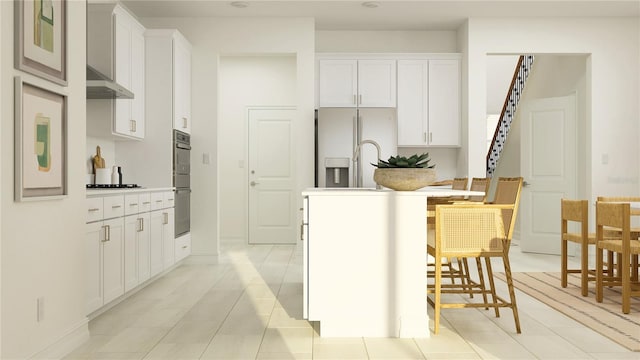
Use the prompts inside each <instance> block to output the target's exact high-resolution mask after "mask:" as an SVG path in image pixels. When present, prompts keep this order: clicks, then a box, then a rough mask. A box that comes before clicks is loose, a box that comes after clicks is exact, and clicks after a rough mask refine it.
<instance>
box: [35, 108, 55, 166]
mask: <svg viewBox="0 0 640 360" xmlns="http://www.w3.org/2000/svg"><path fill="white" fill-rule="evenodd" d="M34 128H35V142H34V143H35V149H34V151H35V155H36V157H37V159H38V171H43V172H48V171H49V170H50V169H51V126H50V120H49V118H48V117H46V116H42V114H40V113H38V114H36V118H35V126H34Z"/></svg>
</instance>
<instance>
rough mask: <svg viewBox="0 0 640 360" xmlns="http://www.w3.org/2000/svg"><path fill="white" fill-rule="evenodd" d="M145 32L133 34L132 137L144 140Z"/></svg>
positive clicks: (134, 32) (138, 30) (137, 31)
mask: <svg viewBox="0 0 640 360" xmlns="http://www.w3.org/2000/svg"><path fill="white" fill-rule="evenodd" d="M144 62H145V56H144V32H143V31H141V30H140V29H137V28H134V29H133V30H132V32H131V87H130V89H131V91H132V92H133V94H134V96H135V97H134V98H133V99H132V100H130V101H131V120H132V126H133V128H132V131H131V136H133V137H137V138H140V139H142V138H144V134H145V113H144V106H145V103H144V102H145V87H144Z"/></svg>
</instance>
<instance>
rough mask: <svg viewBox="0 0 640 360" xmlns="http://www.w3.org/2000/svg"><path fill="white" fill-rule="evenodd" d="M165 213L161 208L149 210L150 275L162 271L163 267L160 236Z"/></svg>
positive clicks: (162, 241) (161, 239)
mask: <svg viewBox="0 0 640 360" xmlns="http://www.w3.org/2000/svg"><path fill="white" fill-rule="evenodd" d="M165 218H166V215H165V213H164V212H163V211H162V210H156V211H152V212H151V216H150V221H149V223H150V226H149V229H150V231H151V242H150V245H149V264H150V271H151V276H154V275H157V274H159V273H161V272H162V269H163V268H164V259H163V257H162V245H163V243H164V240H163V238H162V233H163V227H164V223H165Z"/></svg>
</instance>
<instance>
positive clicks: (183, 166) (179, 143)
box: [173, 130, 191, 237]
mask: <svg viewBox="0 0 640 360" xmlns="http://www.w3.org/2000/svg"><path fill="white" fill-rule="evenodd" d="M190 157H191V137H190V135H189V134H187V133H184V132H182V131H179V130H173V186H174V187H175V188H176V196H175V236H176V237H178V236H181V235H184V234H186V233H188V232H189V231H190V229H191V158H190Z"/></svg>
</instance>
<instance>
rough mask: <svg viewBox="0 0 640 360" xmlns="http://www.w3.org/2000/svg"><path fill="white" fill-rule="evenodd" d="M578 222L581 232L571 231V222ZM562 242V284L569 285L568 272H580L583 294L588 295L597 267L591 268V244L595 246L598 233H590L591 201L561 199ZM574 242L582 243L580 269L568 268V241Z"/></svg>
mask: <svg viewBox="0 0 640 360" xmlns="http://www.w3.org/2000/svg"><path fill="white" fill-rule="evenodd" d="M572 223H573V224H578V225H579V226H580V231H579V232H570V231H569V225H570V224H572ZM560 228H561V229H560V242H561V265H560V270H561V271H560V275H561V276H560V277H561V280H560V285H561V286H562V287H563V288H566V287H567V276H568V274H575V273H579V274H580V289H581V290H582V296H587V294H588V292H589V289H588V282H589V281H590V280H591V281H594V280H595V279H596V278H595V269H589V245H593V246H595V243H596V234H595V233H589V201H588V200H570V199H561V201H560ZM569 242H573V243H576V244H578V245H580V269H569V268H568V259H567V257H568V251H567V250H568V243H569Z"/></svg>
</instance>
